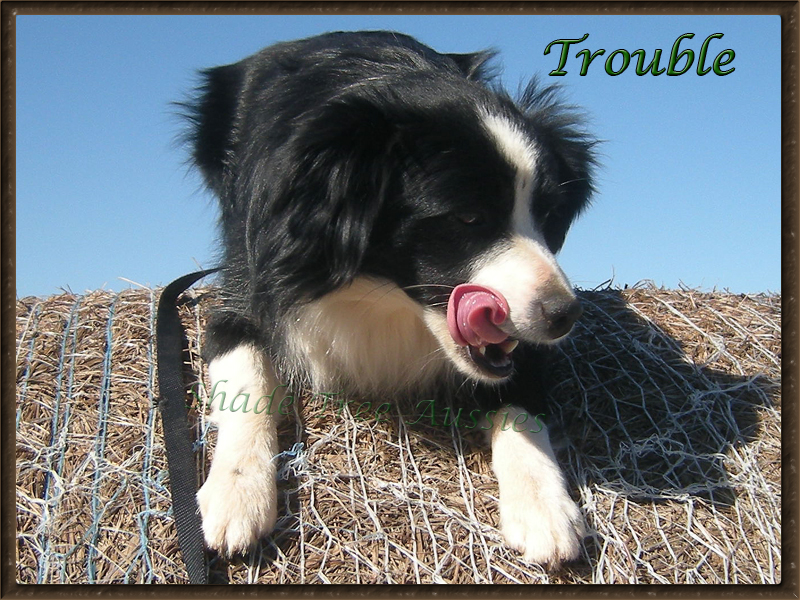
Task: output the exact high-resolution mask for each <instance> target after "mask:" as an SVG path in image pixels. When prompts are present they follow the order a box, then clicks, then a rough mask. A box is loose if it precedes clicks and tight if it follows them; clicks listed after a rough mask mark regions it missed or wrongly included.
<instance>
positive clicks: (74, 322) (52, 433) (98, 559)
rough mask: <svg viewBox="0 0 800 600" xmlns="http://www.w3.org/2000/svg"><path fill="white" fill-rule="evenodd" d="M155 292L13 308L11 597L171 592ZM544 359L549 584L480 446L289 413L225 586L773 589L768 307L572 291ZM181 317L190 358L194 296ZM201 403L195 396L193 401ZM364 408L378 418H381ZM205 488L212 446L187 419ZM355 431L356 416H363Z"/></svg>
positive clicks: (775, 407)
mask: <svg viewBox="0 0 800 600" xmlns="http://www.w3.org/2000/svg"><path fill="white" fill-rule="evenodd" d="M157 296H158V293H157V291H154V290H133V291H126V292H122V293H119V294H114V293H110V292H95V293H91V294H87V295H83V296H76V295H71V294H64V295H60V296H54V297H50V298H45V299H40V298H24V299H21V300H19V301H18V303H17V414H16V430H17V536H18V545H17V552H18V560H17V581H18V582H20V583H179V582H185V581H186V578H185V574H184V571H183V567H182V563H181V561H180V557H179V554H178V548H177V542H176V539H175V530H174V523H173V520H172V512H171V508H170V494H169V490H168V487H167V471H166V463H165V458H164V447H163V439H162V432H161V422H160V418H158V415H157V414H156V411H155V410H154V408H153V406H154V399H155V398H156V395H157V392H156V389H155V388H156V386H155V373H154V355H155V348H154V335H153V332H154V306H155V302H156V300H157ZM580 296H581V298H582V300H583V302H584V307H585V309H586V313H585V316H584V318H583V319H582V321H581V323H580V325H579V326H578V328H577V331H576V332H575V334H574V335H573V336H572V337H571V338H570V339H569V341H568V342H567V343H566V344H564V345H563V346H562V347H561V348H560V350H559V351H558V356H557V357H556V361H555V364H554V365H553V375H554V379H555V380H556V381H557V385H556V386H555V389H554V390H553V395H552V411H553V414H552V418H553V421H554V422H555V424H556V428H555V429H556V431H555V432H554V437H555V438H556V440H555V442H556V446H557V452H558V454H559V458H560V459H561V462H562V464H564V466H565V468H566V471H567V475H568V478H569V481H570V484H571V486H572V490H573V492H574V495H575V497H576V498H578V500H579V503H580V504H581V505H582V506H583V508H584V510H585V512H586V514H587V515H588V522H589V525H590V527H591V528H592V534H591V536H590V537H589V538H588V539H587V540H586V544H585V550H584V559H583V561H582V562H581V563H580V564H578V565H576V566H572V567H568V568H565V569H563V570H561V571H559V572H557V573H547V572H545V571H544V570H542V569H541V568H540V567H538V566H537V565H532V564H529V563H526V562H524V561H522V560H520V558H519V556H518V555H517V554H516V553H515V552H513V551H509V550H507V549H506V548H504V547H503V545H502V540H501V536H500V534H499V532H498V531H497V529H496V525H497V521H498V512H497V503H496V499H497V485H496V482H495V480H494V477H493V475H492V473H491V469H490V464H489V460H488V453H487V452H486V451H485V447H484V442H483V440H482V437H481V436H480V435H478V434H476V433H475V432H470V431H469V430H466V429H463V428H457V427H455V426H451V427H442V426H433V425H431V424H427V425H426V424H425V423H424V422H418V423H416V424H412V421H413V420H415V419H412V418H411V416H412V414H411V413H412V412H413V407H402V405H401V409H400V410H398V411H393V412H392V413H391V414H390V415H389V416H388V417H387V418H383V419H380V420H379V419H375V418H370V414H371V413H370V411H369V410H362V409H360V407H359V405H357V404H353V405H350V406H348V407H341V405H339V406H336V405H334V406H333V409H334V410H332V407H331V406H330V405H328V406H327V407H326V408H325V410H322V409H321V403H320V399H319V398H310V397H307V398H305V399H304V404H305V408H304V409H303V410H302V411H300V410H297V411H295V412H294V414H291V415H289V416H288V417H287V420H286V421H285V422H284V424H283V425H282V427H281V430H280V434H281V437H282V440H283V447H284V448H286V449H287V452H285V453H284V454H283V455H282V456H281V459H280V460H281V462H280V465H281V474H282V476H283V478H282V479H281V481H280V484H279V495H280V498H281V509H280V510H281V515H282V516H281V518H280V519H279V522H278V526H277V529H276V533H275V536H274V537H273V538H272V539H271V540H267V541H265V542H264V543H263V544H262V545H261V546H260V547H259V548H258V549H257V550H256V551H255V552H253V553H251V554H250V555H249V556H247V557H245V558H238V559H235V560H233V561H231V562H228V561H224V560H222V559H215V560H213V561H212V565H211V570H212V581H224V580H228V581H230V582H231V583H320V582H331V583H386V582H392V583H433V582H447V583H548V582H550V583H583V582H594V583H777V582H779V581H780V578H781V554H780V548H781V512H780V509H781V487H780V482H781V442H780V439H781V433H780V376H781V375H780V369H781V308H780V306H781V298H780V296H776V295H746V296H744V295H733V294H727V293H713V294H707V293H699V292H696V291H691V290H659V289H654V288H652V287H643V288H638V289H630V290H624V291H620V290H613V289H603V290H597V291H584V292H581V294H580ZM186 298H187V301H186V302H185V303H184V304H183V305H182V307H181V314H182V318H183V320H184V324H185V326H186V328H187V337H188V342H189V348H188V353H187V363H188V366H189V368H190V369H191V370H192V372H193V373H195V374H199V376H200V377H201V378H202V379H201V381H204V382H205V383H206V386H203V385H195V386H194V387H193V388H192V390H191V391H188V392H187V401H189V402H192V401H194V403H195V405H197V402H196V400H197V399H198V398H199V400H203V399H204V394H205V392H206V390H207V389H208V387H207V375H206V372H205V367H206V366H205V365H204V364H203V362H202V359H201V358H200V354H199V347H200V343H201V340H200V337H201V332H202V331H203V326H204V321H205V317H206V315H207V314H208V311H209V308H210V306H211V305H212V304H213V303H214V302H215V298H214V293H213V291H210V290H204V291H196V292H190V293H189V294H187V296H186ZM195 396H197V398H195ZM379 403H380V402H377V403H376V404H375V406H377V404H379ZM192 416H193V423H194V426H195V431H196V433H197V438H198V440H199V442H198V444H197V464H198V470H199V473H200V475H199V476H200V477H201V478H203V477H204V476H205V472H206V470H207V467H208V465H209V459H210V457H211V456H212V454H213V446H214V433H213V431H211V432H210V431H209V428H208V426H207V423H206V420H205V414H204V413H203V412H202V411H200V412H197V411H193V412H192ZM365 416H366V417H367V418H364V417H365Z"/></svg>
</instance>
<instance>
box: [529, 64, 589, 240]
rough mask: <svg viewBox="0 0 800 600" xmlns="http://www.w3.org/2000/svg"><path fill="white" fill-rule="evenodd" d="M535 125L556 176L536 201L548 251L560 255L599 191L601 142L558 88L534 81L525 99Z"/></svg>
mask: <svg viewBox="0 0 800 600" xmlns="http://www.w3.org/2000/svg"><path fill="white" fill-rule="evenodd" d="M519 104H520V107H521V108H522V109H523V111H524V113H525V114H526V116H527V118H528V120H529V123H530V127H531V129H532V131H533V132H534V133H535V135H536V137H537V138H539V139H541V140H542V141H543V142H544V144H543V146H544V147H546V148H548V149H549V150H550V152H548V153H547V155H546V156H542V160H547V161H548V162H549V163H550V164H549V166H550V168H549V169H548V171H549V172H551V173H552V174H553V175H552V176H551V178H550V180H549V181H545V182H543V184H542V188H541V189H540V190H539V194H540V196H541V197H540V198H538V200H539V202H538V203H537V199H536V198H534V207H533V208H534V215H535V217H536V220H537V222H538V224H539V225H540V227H541V228H542V232H543V234H544V238H545V242H546V243H547V246H548V248H549V249H550V250H551V251H552V252H553V253H556V252H558V251H559V250H560V249H561V246H562V245H563V244H564V239H565V237H566V235H567V232H568V231H569V228H570V226H571V225H572V223H573V221H574V220H575V218H576V217H577V216H578V215H579V214H580V213H581V212H582V211H583V210H584V208H586V207H587V206H588V204H589V201H590V198H591V196H592V194H593V193H594V185H593V173H594V170H595V167H596V165H597V158H596V152H595V148H596V146H597V144H598V142H597V140H596V139H595V138H593V137H592V136H590V135H588V134H587V133H586V132H585V129H584V121H585V117H584V116H583V115H582V114H581V113H580V112H579V111H578V110H577V109H576V108H575V107H572V106H569V105H566V104H564V103H563V102H561V100H560V98H559V88H558V86H555V85H551V86H540V85H539V82H538V81H537V80H536V79H533V80H532V81H531V82H530V83H529V84H528V86H527V88H526V89H525V90H524V91H523V94H522V97H521V98H520V100H519Z"/></svg>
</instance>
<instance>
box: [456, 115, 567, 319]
mask: <svg viewBox="0 0 800 600" xmlns="http://www.w3.org/2000/svg"><path fill="white" fill-rule="evenodd" d="M482 119H483V122H484V125H485V127H486V130H487V131H488V132H489V134H490V135H491V136H492V138H493V139H494V141H495V143H496V145H497V149H498V150H499V152H500V154H501V156H503V158H505V159H506V160H507V161H508V162H509V164H510V165H511V166H512V167H513V169H514V171H515V182H514V192H515V193H514V209H513V213H512V223H511V232H510V236H509V238H508V240H507V241H506V242H505V243H503V244H500V245H498V246H496V247H495V248H493V249H491V250H490V251H489V252H487V253H486V254H485V255H484V256H483V257H482V258H481V259H480V260H479V261H478V264H477V265H476V267H475V269H474V271H473V273H472V277H471V279H470V282H471V283H476V284H479V285H485V286H488V287H491V288H493V289H495V290H497V291H499V292H500V293H501V294H503V296H504V297H505V298H506V300H507V301H508V305H509V308H510V324H511V326H512V327H513V329H514V330H516V331H517V332H520V331H524V330H526V329H529V328H530V327H531V325H532V323H531V320H532V314H533V313H532V311H531V307H532V306H533V304H534V303H535V302H536V301H537V300H539V301H541V300H543V299H544V298H545V297H546V296H547V295H548V294H552V293H559V292H560V293H567V294H571V293H572V292H571V291H569V290H571V286H570V284H569V282H568V281H567V278H566V276H565V275H564V273H563V271H562V270H561V268H560V267H559V266H558V263H557V262H556V259H555V257H554V256H553V254H552V252H550V250H549V249H548V248H547V245H546V244H545V242H544V238H543V236H542V234H541V232H540V231H539V230H538V229H537V227H536V224H535V223H534V222H533V214H532V212H531V193H532V187H533V181H534V175H535V173H536V168H537V163H538V151H537V149H536V146H535V143H534V141H533V140H532V139H531V138H530V137H529V136H528V135H527V134H526V133H525V132H524V131H523V130H522V129H521V128H520V127H519V126H518V125H517V124H516V123H514V122H513V121H511V120H509V119H508V118H506V117H502V116H499V115H494V114H490V113H488V112H484V113H483V114H482Z"/></svg>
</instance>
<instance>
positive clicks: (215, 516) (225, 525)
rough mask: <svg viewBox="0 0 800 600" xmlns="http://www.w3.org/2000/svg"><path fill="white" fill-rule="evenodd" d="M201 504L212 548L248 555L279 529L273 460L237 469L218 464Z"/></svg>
mask: <svg viewBox="0 0 800 600" xmlns="http://www.w3.org/2000/svg"><path fill="white" fill-rule="evenodd" d="M197 501H198V504H199V505H200V513H201V515H202V517H203V535H204V537H205V540H206V544H207V545H208V547H209V548H212V549H214V550H217V551H218V552H220V553H221V554H223V555H231V554H236V553H244V552H246V551H247V550H248V548H250V547H251V546H253V545H254V544H255V543H256V542H258V541H259V540H260V539H261V538H262V537H264V536H266V535H267V534H268V533H270V532H271V531H272V529H273V528H274V527H275V521H276V520H277V506H276V505H277V487H276V483H275V467H274V465H273V464H272V462H271V461H270V460H269V459H265V460H264V461H263V463H262V462H259V463H256V462H255V461H251V462H249V464H243V465H242V464H240V465H235V466H230V465H226V464H220V465H217V464H216V463H215V464H213V465H212V467H211V471H210V473H209V475H208V479H206V482H205V483H204V484H203V487H201V488H200V491H198V492H197Z"/></svg>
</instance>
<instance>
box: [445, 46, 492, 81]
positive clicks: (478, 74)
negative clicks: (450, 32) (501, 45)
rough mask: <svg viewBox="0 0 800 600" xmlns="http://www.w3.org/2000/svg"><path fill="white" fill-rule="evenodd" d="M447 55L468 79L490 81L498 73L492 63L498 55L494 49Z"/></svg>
mask: <svg viewBox="0 0 800 600" xmlns="http://www.w3.org/2000/svg"><path fill="white" fill-rule="evenodd" d="M446 56H447V57H448V58H449V59H450V60H452V61H453V62H454V63H456V66H458V68H459V70H460V71H461V73H463V74H464V76H465V77H466V78H467V79H473V80H475V81H483V82H488V81H490V80H492V79H494V78H495V77H496V76H497V75H498V70H497V69H496V68H494V67H493V66H492V64H491V61H492V59H493V58H494V57H495V56H497V52H496V51H494V50H485V51H483V52H474V53H471V54H447V55H446Z"/></svg>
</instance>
